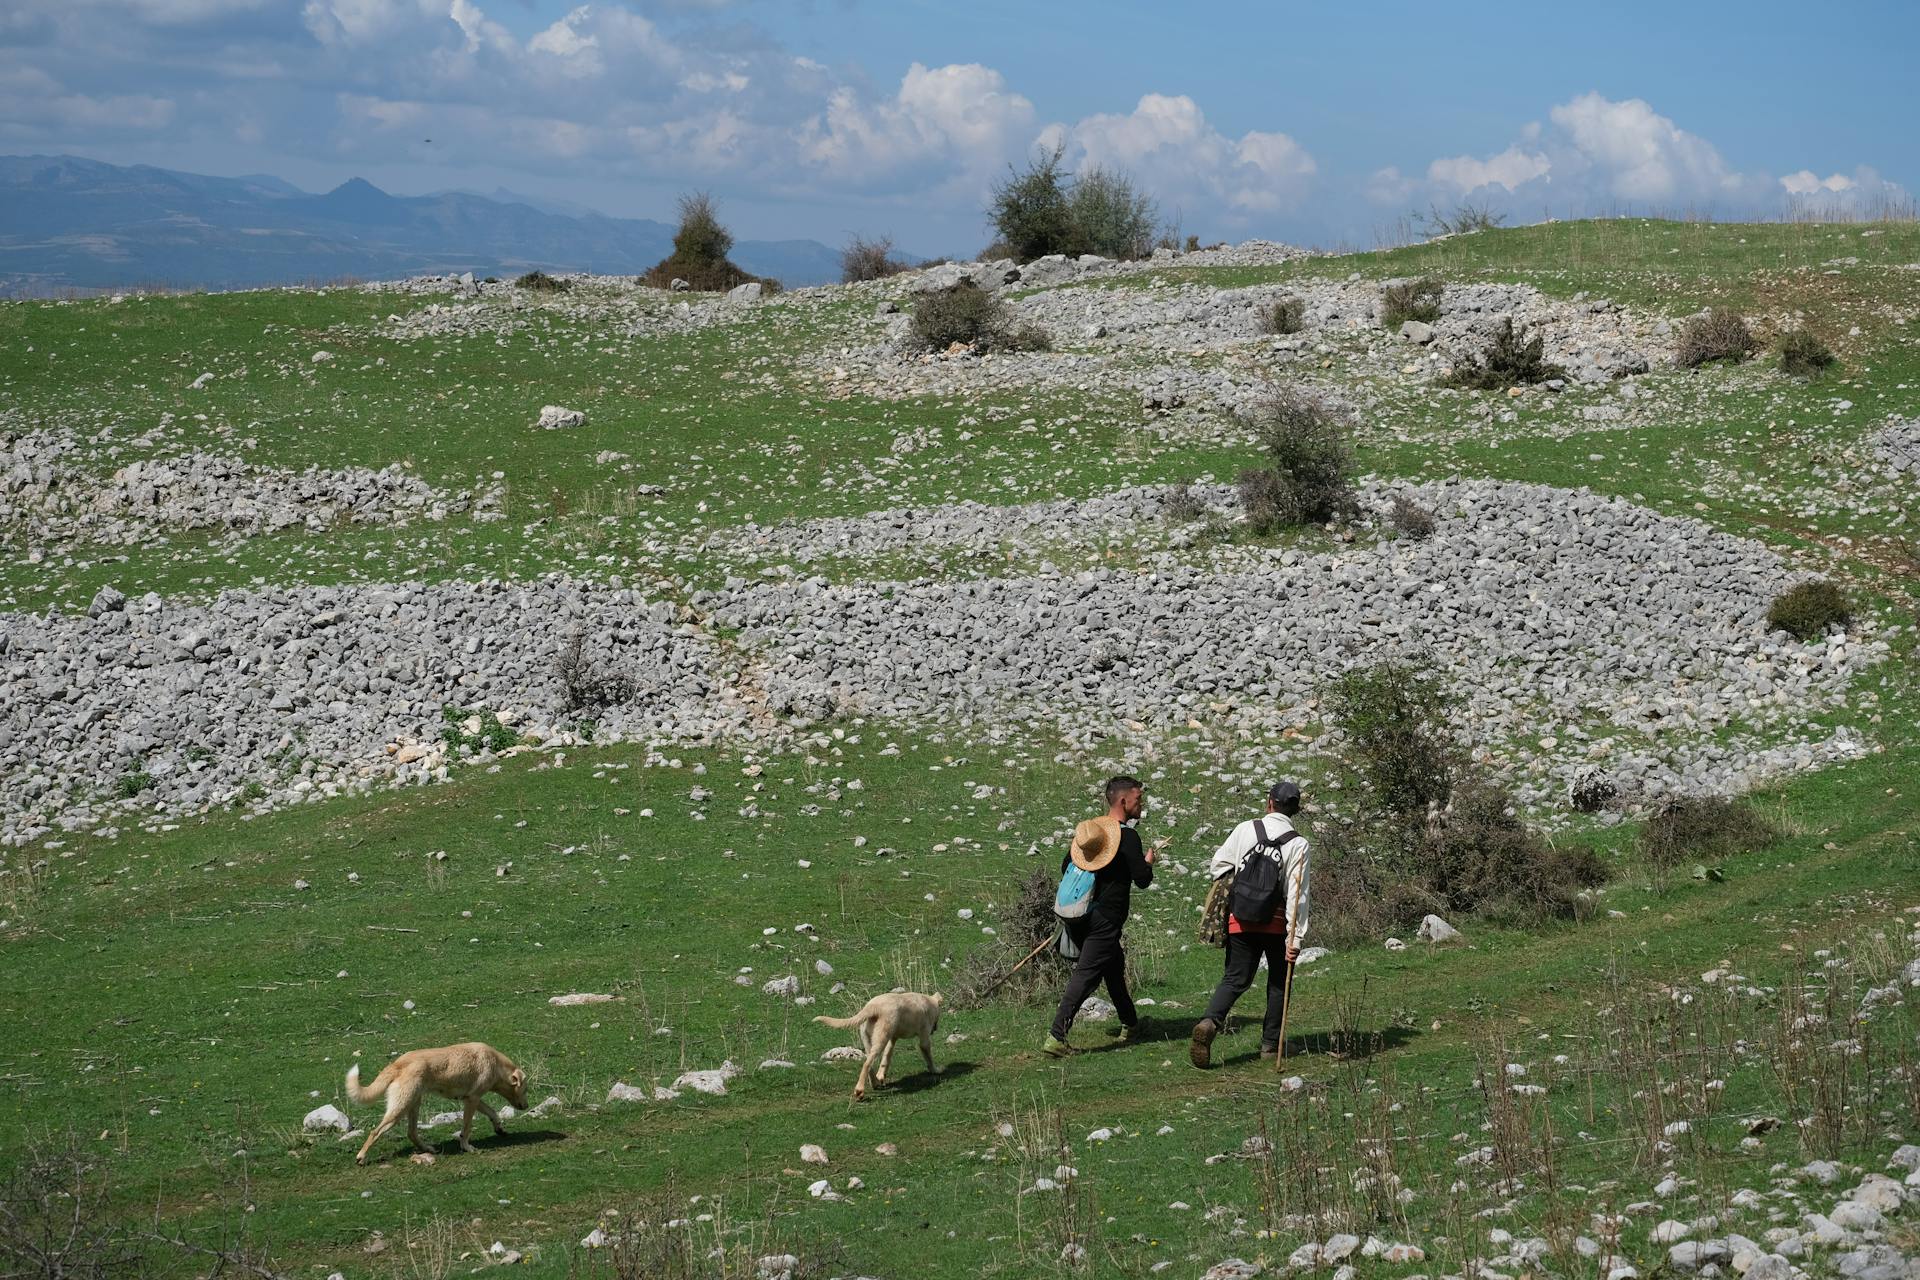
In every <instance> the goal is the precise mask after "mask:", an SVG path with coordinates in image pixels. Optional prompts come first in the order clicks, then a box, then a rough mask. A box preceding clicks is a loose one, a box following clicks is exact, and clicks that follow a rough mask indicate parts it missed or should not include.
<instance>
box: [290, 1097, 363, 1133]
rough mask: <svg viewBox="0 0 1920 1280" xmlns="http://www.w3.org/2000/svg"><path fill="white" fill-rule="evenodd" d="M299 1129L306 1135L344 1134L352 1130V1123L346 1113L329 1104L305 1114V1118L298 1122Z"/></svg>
mask: <svg viewBox="0 0 1920 1280" xmlns="http://www.w3.org/2000/svg"><path fill="white" fill-rule="evenodd" d="M300 1128H301V1130H302V1131H303V1132H306V1133H345V1132H346V1131H347V1130H349V1129H351V1128H353V1121H352V1120H350V1119H349V1118H348V1117H347V1113H346V1112H344V1111H342V1110H341V1109H340V1108H338V1107H336V1106H334V1105H333V1104H332V1103H331V1102H329V1103H327V1104H326V1105H324V1106H319V1107H315V1108H314V1109H313V1110H311V1111H309V1112H307V1114H306V1118H305V1119H303V1120H301V1121H300Z"/></svg>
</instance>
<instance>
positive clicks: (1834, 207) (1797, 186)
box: [1780, 165, 1914, 218]
mask: <svg viewBox="0 0 1920 1280" xmlns="http://www.w3.org/2000/svg"><path fill="white" fill-rule="evenodd" d="M1780 189H1781V190H1782V191H1783V192H1785V193H1786V200H1787V204H1788V207H1789V208H1791V209H1792V210H1793V211H1794V212H1795V213H1797V214H1803V215H1807V216H1814V217H1819V216H1833V215H1848V216H1857V217H1869V218H1872V217H1888V216H1896V217H1911V216H1912V215H1913V212H1914V201H1913V197H1912V196H1911V195H1910V194H1908V192H1907V189H1906V188H1905V187H1903V186H1901V185H1900V184H1899V183H1897V182H1889V181H1887V180H1886V179H1885V178H1883V177H1881V176H1880V172H1879V170H1877V169H1873V168H1870V167H1868V166H1867V165H1861V166H1860V167H1859V168H1857V169H1855V170H1854V171H1853V172H1852V173H1851V174H1846V173H1830V174H1828V175H1827V176H1826V177H1824V178H1823V177H1821V176H1820V175H1819V174H1817V173H1815V172H1813V170H1811V169H1801V170H1800V171H1799V172H1797V173H1790V174H1788V175H1787V176H1786V177H1784V178H1782V179H1780Z"/></svg>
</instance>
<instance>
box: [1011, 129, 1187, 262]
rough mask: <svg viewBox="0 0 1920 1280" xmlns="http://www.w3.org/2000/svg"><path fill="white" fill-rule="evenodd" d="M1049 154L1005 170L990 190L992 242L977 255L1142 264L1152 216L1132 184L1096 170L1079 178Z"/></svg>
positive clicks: (1149, 245) (1149, 248)
mask: <svg viewBox="0 0 1920 1280" xmlns="http://www.w3.org/2000/svg"><path fill="white" fill-rule="evenodd" d="M1064 154H1065V153H1064V150H1063V149H1062V148H1060V147H1057V146H1056V147H1054V148H1053V149H1052V150H1051V151H1041V152H1037V153H1035V154H1034V156H1033V157H1032V158H1031V159H1030V160H1028V162H1027V167H1026V168H1025V169H1019V170H1014V169H1010V170H1008V173H1007V176H1006V177H1005V178H1004V179H1003V180H1001V181H1000V182H998V183H996V184H994V188H993V196H992V199H991V201H990V202H989V204H988V206H987V218H988V220H989V221H990V222H991V223H992V224H993V228H994V231H995V233H996V237H995V240H994V243H993V244H992V245H989V246H988V247H987V249H986V250H985V251H984V252H983V253H982V255H981V256H982V257H983V258H984V259H987V260H992V259H994V258H998V257H1008V258H1014V259H1017V260H1018V261H1021V262H1031V261H1032V260H1033V259H1035V258H1042V257H1045V256H1047V255H1048V254H1052V253H1063V254H1066V255H1067V256H1069V257H1077V256H1079V255H1080V254H1083V253H1095V254H1099V255H1100V256H1101V257H1103V258H1121V259H1134V258H1144V257H1147V256H1149V255H1150V254H1151V253H1152V252H1153V243H1154V236H1155V228H1156V221H1155V220H1156V208H1155V205H1154V202H1153V200H1152V198H1151V197H1149V196H1148V195H1147V194H1146V193H1145V192H1143V191H1141V190H1140V189H1139V188H1138V187H1137V186H1136V185H1135V184H1134V181H1133V179H1132V178H1131V177H1129V176H1128V175H1127V174H1125V173H1124V172H1122V171H1120V170H1118V169H1112V168H1108V167H1105V166H1101V165H1096V166H1094V167H1092V168H1090V169H1088V170H1087V171H1086V172H1085V173H1082V174H1079V175H1077V176H1076V175H1072V174H1069V173H1068V172H1067V171H1066V170H1065V168H1063V167H1062V164H1061V158H1062V156H1063V155H1064Z"/></svg>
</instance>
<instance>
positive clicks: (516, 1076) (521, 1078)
mask: <svg viewBox="0 0 1920 1280" xmlns="http://www.w3.org/2000/svg"><path fill="white" fill-rule="evenodd" d="M507 1081H508V1082H509V1083H510V1084H512V1085H513V1087H514V1088H516V1089H518V1088H520V1087H521V1086H523V1085H525V1084H526V1083H527V1073H526V1072H524V1071H522V1070H521V1069H520V1068H519V1067H515V1068H514V1069H513V1070H512V1072H510V1073H509V1074H508V1076H507Z"/></svg>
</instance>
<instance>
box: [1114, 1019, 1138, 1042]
mask: <svg viewBox="0 0 1920 1280" xmlns="http://www.w3.org/2000/svg"><path fill="white" fill-rule="evenodd" d="M1139 1038H1140V1025H1139V1024H1138V1023H1135V1024H1134V1025H1133V1026H1128V1025H1127V1024H1126V1023H1124V1022H1123V1023H1121V1024H1120V1029H1119V1030H1118V1031H1116V1032H1114V1033H1113V1040H1114V1043H1115V1044H1132V1043H1133V1042H1134V1041H1136V1040H1138V1039H1139Z"/></svg>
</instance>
